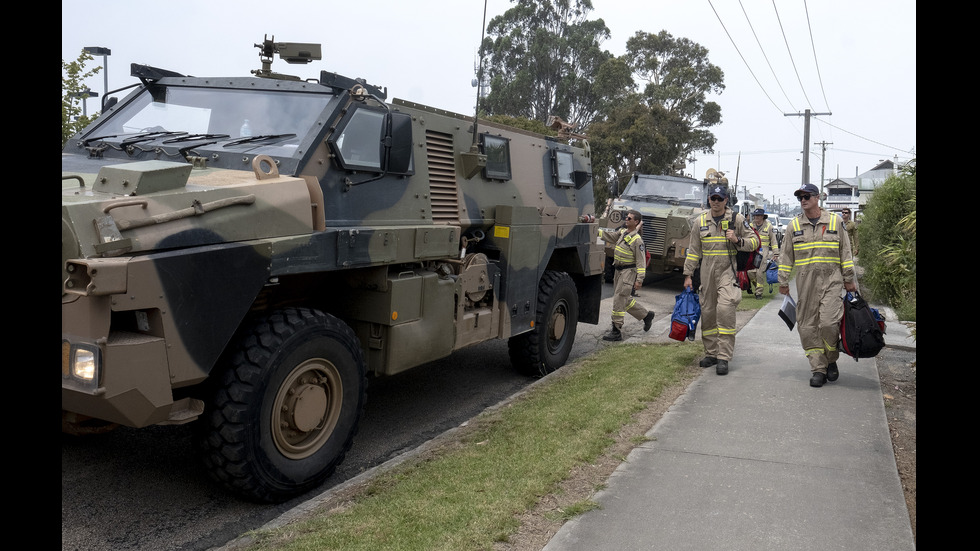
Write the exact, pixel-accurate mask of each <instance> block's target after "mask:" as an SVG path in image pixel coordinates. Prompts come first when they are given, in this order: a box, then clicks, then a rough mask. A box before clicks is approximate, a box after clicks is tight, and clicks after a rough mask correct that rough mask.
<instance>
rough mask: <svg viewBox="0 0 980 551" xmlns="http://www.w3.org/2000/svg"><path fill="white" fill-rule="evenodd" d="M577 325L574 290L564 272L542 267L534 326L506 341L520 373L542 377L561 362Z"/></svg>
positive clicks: (560, 364) (572, 341)
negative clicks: (545, 269)
mask: <svg viewBox="0 0 980 551" xmlns="http://www.w3.org/2000/svg"><path fill="white" fill-rule="evenodd" d="M577 327H578V291H577V290H576V288H575V282H574V281H572V278H571V277H570V276H569V275H568V274H566V273H565V272H555V271H546V272H545V273H544V275H543V276H542V277H541V282H540V283H539V284H538V304H537V310H536V313H535V316H534V329H532V330H531V331H528V332H526V333H522V334H520V335H516V336H513V337H511V338H510V339H509V340H508V341H507V347H508V349H509V351H510V361H511V363H512V364H513V365H514V367H515V368H517V370H518V371H520V372H521V373H523V374H525V375H528V376H531V377H542V376H544V375H547V374H548V373H551V372H552V371H555V370H556V369H558V368H560V367H561V366H563V365H565V361H567V360H568V354H569V352H571V351H572V344H574V342H575V330H576V328H577Z"/></svg>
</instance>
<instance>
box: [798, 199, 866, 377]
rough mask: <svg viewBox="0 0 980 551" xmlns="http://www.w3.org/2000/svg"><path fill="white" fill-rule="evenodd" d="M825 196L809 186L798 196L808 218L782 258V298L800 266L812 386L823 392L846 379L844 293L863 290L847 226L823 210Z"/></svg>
mask: <svg viewBox="0 0 980 551" xmlns="http://www.w3.org/2000/svg"><path fill="white" fill-rule="evenodd" d="M819 193H820V192H819V190H818V189H817V186H815V185H813V184H804V185H803V186H802V187H800V189H798V190H796V192H795V195H796V197H797V199H799V200H800V208H801V209H802V210H803V212H802V213H801V214H799V215H797V216H795V217H794V218H793V221H792V222H791V223H790V224H789V226H787V228H786V235H785V236H784V237H783V247H782V250H781V251H780V253H779V292H780V293H782V294H784V295H788V294H789V276H790V273H791V272H792V271H793V266H794V265H795V266H796V292H797V294H799V298H798V299H797V301H796V327H797V331H799V333H800V343H801V344H802V345H803V351H804V352H805V353H806V357H807V360H809V362H810V386H813V387H821V386H823V384H824V382H825V381H836V380H837V377H838V376H839V375H840V371H839V370H838V369H837V358H838V357H839V356H840V352H838V350H837V344H838V342H839V341H840V320H841V316H843V315H844V305H843V301H842V300H841V297H842V296H843V292H842V289H841V287H842V286H843V288H844V289H847V290H848V291H854V290H856V289H857V286H856V285H855V279H854V260H853V258H852V257H851V241H850V239H849V238H848V236H847V230H846V229H845V228H844V221H843V220H842V219H841V218H840V216H838V215H837V214H834V213H832V212H830V211H827V210H825V209H822V208H820V203H819Z"/></svg>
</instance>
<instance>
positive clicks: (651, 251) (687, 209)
mask: <svg viewBox="0 0 980 551" xmlns="http://www.w3.org/2000/svg"><path fill="white" fill-rule="evenodd" d="M707 183H708V179H705V180H704V181H701V180H695V179H693V178H687V177H684V176H666V175H654V174H633V177H632V178H631V179H630V181H629V183H628V184H627V185H626V188H625V189H624V190H623V192H622V193H621V194H620V195H619V196H618V197H616V198H614V199H613V200H612V201H611V202H610V204H609V207H608V208H607V211H606V213H605V216H604V218H605V220H606V226H607V227H608V228H610V229H615V228H619V227H621V226H622V225H623V219H624V218H625V217H626V212H627V211H629V210H636V211H638V212H639V213H640V214H642V215H643V227H642V228H641V230H640V233H641V235H642V236H643V243H644V245H645V247H646V251H647V254H648V256H649V257H648V260H647V267H646V269H647V272H646V278H645V279H644V282H645V283H646V282H652V281H657V280H658V279H664V278H665V277H669V276H670V275H672V274H674V273H680V272H681V271H682V270H683V268H684V258H685V257H686V256H687V248H688V246H689V244H690V237H691V220H692V219H693V218H694V217H695V216H696V215H698V214H700V213H701V212H702V211H703V210H704V209H705V208H706V203H707V196H706V195H705V189H706V184H707ZM726 183H727V180H726ZM614 249H615V247H613V246H611V245H608V244H607V245H606V247H605V255H606V258H605V278H606V281H612V280H613V270H612V258H613V252H614Z"/></svg>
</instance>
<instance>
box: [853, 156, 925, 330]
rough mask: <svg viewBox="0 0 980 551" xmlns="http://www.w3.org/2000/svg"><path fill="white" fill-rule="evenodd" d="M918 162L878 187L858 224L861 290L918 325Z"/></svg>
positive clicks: (905, 167)
mask: <svg viewBox="0 0 980 551" xmlns="http://www.w3.org/2000/svg"><path fill="white" fill-rule="evenodd" d="M915 210H916V206H915V159H912V160H911V161H910V162H909V164H908V165H905V166H904V167H902V168H901V169H900V170H899V173H898V174H897V175H895V176H891V177H889V178H888V179H887V180H885V181H884V183H882V184H881V186H879V187H878V188H877V189H876V190H875V192H874V196H872V197H871V200H869V201H868V204H867V205H866V207H865V209H864V216H863V218H862V219H861V223H860V224H858V241H859V243H860V244H861V250H860V253H861V254H860V264H861V266H862V267H863V268H864V277H863V278H862V279H861V283H862V288H865V289H866V291H867V292H868V293H869V294H870V295H871V296H872V297H874V299H875V300H878V301H881V302H883V303H885V304H887V305H889V306H891V307H892V308H894V309H895V311H896V314H897V315H898V316H899V318H900V319H902V320H905V321H915Z"/></svg>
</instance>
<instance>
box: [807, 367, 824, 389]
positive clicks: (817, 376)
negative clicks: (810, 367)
mask: <svg viewBox="0 0 980 551" xmlns="http://www.w3.org/2000/svg"><path fill="white" fill-rule="evenodd" d="M826 380H827V376H826V375H824V374H823V373H820V372H819V371H814V372H813V375H811V376H810V386H816V387H821V386H823V383H824V381H826Z"/></svg>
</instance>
